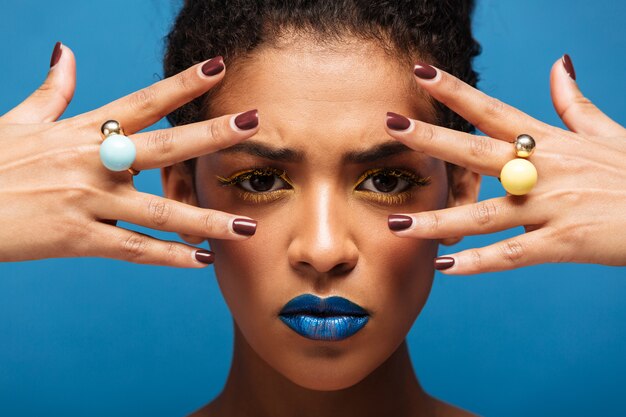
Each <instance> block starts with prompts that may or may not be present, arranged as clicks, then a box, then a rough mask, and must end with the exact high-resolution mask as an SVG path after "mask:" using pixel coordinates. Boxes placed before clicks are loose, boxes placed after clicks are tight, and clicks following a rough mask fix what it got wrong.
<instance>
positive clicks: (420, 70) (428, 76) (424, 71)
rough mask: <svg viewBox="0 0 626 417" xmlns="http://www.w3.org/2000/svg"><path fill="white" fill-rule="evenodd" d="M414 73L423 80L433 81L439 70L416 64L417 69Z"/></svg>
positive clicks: (419, 63)
mask: <svg viewBox="0 0 626 417" xmlns="http://www.w3.org/2000/svg"><path fill="white" fill-rule="evenodd" d="M413 72H414V73H415V75H417V76H418V77H420V78H421V79H423V80H432V79H433V78H435V77H436V76H437V70H436V69H435V68H433V67H431V66H430V65H428V64H423V63H421V62H416V63H415V68H414V69H413Z"/></svg>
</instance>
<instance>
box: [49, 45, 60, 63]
mask: <svg viewBox="0 0 626 417" xmlns="http://www.w3.org/2000/svg"><path fill="white" fill-rule="evenodd" d="M61 52H63V50H62V49H61V42H57V43H56V44H55V45H54V49H53V50H52V56H51V57H50V68H52V67H54V66H55V65H56V64H57V62H59V59H61Z"/></svg>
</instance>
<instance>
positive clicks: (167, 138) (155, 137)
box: [146, 129, 174, 159]
mask: <svg viewBox="0 0 626 417" xmlns="http://www.w3.org/2000/svg"><path fill="white" fill-rule="evenodd" d="M146 146H147V148H148V152H151V153H153V154H155V155H158V156H159V157H160V158H163V159H164V157H167V156H168V155H171V154H172V151H173V149H174V134H173V132H172V130H171V129H160V130H155V131H153V132H151V133H150V136H148V140H147V143H146Z"/></svg>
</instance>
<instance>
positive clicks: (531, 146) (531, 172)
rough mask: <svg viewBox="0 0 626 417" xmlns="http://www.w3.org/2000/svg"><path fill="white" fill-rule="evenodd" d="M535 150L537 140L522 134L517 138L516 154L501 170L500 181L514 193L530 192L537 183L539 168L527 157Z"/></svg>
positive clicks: (507, 189) (506, 188)
mask: <svg viewBox="0 0 626 417" xmlns="http://www.w3.org/2000/svg"><path fill="white" fill-rule="evenodd" d="M534 150H535V140H534V139H533V138H532V136H530V135H526V134H522V135H519V136H518V137H517V139H515V156H517V157H518V158H515V159H512V160H510V161H509V162H507V163H506V164H505V165H504V166H503V167H502V171H500V182H501V183H502V186H503V187H504V189H505V190H506V191H507V192H508V193H509V194H513V195H524V194H528V193H529V192H530V190H532V189H533V187H534V186H535V184H537V169H536V168H535V166H534V165H533V164H532V162H530V161H529V160H527V159H524V158H528V157H529V156H530V155H532V153H533V151H534Z"/></svg>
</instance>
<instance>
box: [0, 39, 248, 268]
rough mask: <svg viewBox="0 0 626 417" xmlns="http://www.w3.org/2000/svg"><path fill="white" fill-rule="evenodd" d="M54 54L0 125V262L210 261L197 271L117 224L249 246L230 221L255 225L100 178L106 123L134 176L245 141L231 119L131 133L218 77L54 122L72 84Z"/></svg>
mask: <svg viewBox="0 0 626 417" xmlns="http://www.w3.org/2000/svg"><path fill="white" fill-rule="evenodd" d="M60 51H61V56H60V59H59V60H58V62H57V63H56V65H54V66H53V67H52V68H51V69H50V72H49V73H48V77H47V79H46V80H45V82H44V83H43V85H42V86H41V87H39V89H38V90H36V91H35V92H34V93H33V94H32V95H31V96H30V97H28V98H27V99H26V100H24V101H23V102H22V103H20V104H19V105H18V106H16V107H15V108H13V109H11V110H10V111H9V112H8V113H6V114H4V115H2V116H0V261H24V260H31V259H43V258H59V257H80V256H95V257H106V258H115V259H121V260H126V261H130V262H135V263H143V264H154V265H167V266H175V267H192V268H193V267H196V268H201V267H205V266H206V265H207V262H212V254H211V253H208V254H207V253H206V252H207V251H204V250H201V252H200V255H199V258H200V259H203V261H204V262H201V261H199V260H198V259H197V258H196V252H197V251H198V249H197V248H194V247H192V246H188V245H186V244H183V243H179V242H173V241H162V240H159V239H155V238H152V237H150V236H148V235H145V234H143V233H139V232H134V231H130V230H127V229H124V228H121V227H118V226H116V224H117V220H121V221H126V222H130V223H134V224H138V225H141V226H146V227H150V228H153V229H158V230H165V231H171V232H176V233H186V234H192V235H196V236H204V237H207V238H208V237H211V238H216V239H233V240H241V239H247V238H249V236H246V235H241V234H237V233H235V232H234V231H233V221H234V220H235V219H237V218H239V219H244V221H251V222H254V221H252V220H251V219H250V218H248V217H245V216H234V215H232V214H227V213H223V212H220V211H215V210H208V209H201V208H198V207H194V206H190V205H187V204H184V203H180V202H177V201H173V200H169V199H166V198H162V197H159V196H155V195H152V194H148V193H142V192H138V191H137V190H136V188H135V187H134V185H133V180H132V175H131V174H130V173H129V172H128V171H122V172H113V171H109V170H108V169H107V168H105V167H104V166H103V165H102V163H101V161H100V157H99V147H100V144H101V143H102V140H103V139H102V134H101V132H100V127H101V125H102V123H104V122H105V121H106V120H110V119H114V120H118V121H119V122H120V124H121V126H122V128H123V129H124V132H125V134H126V135H127V136H129V137H130V138H131V139H132V140H133V142H134V143H135V145H136V147H137V158H136V160H135V162H134V163H133V165H132V166H133V168H134V169H137V170H145V169H150V168H159V167H165V166H169V165H172V164H174V163H176V162H181V161H184V160H186V159H190V158H194V157H197V156H200V155H203V154H207V153H211V152H215V151H217V150H219V149H222V148H226V147H228V146H231V145H233V144H235V143H237V142H239V141H241V140H244V139H246V138H248V137H250V136H252V135H254V134H255V133H256V132H257V130H258V129H259V127H258V124H257V126H255V127H253V128H250V129H248V130H236V129H235V128H234V127H233V126H235V125H234V118H235V117H236V116H237V114H235V115H225V116H221V117H217V118H214V119H211V120H206V121H201V122H198V123H192V124H188V125H184V126H178V127H173V128H170V129H163V130H154V131H151V132H144V133H136V132H138V131H140V130H141V129H143V128H145V127H147V126H149V125H151V124H153V123H155V122H157V121H158V120H160V119H161V118H162V117H163V116H164V115H166V114H168V113H170V112H171V111H173V110H174V109H176V108H178V107H180V106H182V105H183V104H185V103H187V102H189V101H191V100H192V99H194V98H196V97H198V96H200V95H202V94H203V93H205V92H206V91H207V90H208V89H210V88H212V87H213V86H214V85H216V84H217V83H218V82H219V81H220V80H221V79H222V77H223V76H224V73H225V70H222V71H221V72H220V73H219V74H216V75H213V76H206V75H204V73H203V72H202V66H203V64H205V62H208V61H205V62H202V63H199V64H196V65H194V66H192V67H191V68H189V69H187V70H185V71H183V72H181V73H179V74H177V75H175V76H172V77H169V78H166V79H164V80H162V81H159V82H157V83H155V84H153V85H151V86H149V87H146V88H144V89H142V90H139V91H137V92H134V93H132V94H129V95H127V96H125V97H123V98H120V99H118V100H116V101H113V102H111V103H109V104H106V105H104V106H102V107H100V108H98V109H95V110H92V111H90V112H88V113H84V114H81V115H78V116H75V117H72V118H68V119H64V120H60V121H57V119H58V118H59V117H60V116H61V115H62V114H63V112H64V111H65V109H66V108H67V106H68V104H69V102H70V100H71V99H72V97H73V95H74V88H75V85H76V76H75V74H76V63H75V60H74V54H73V53H72V51H71V50H70V49H69V48H68V47H67V46H64V45H63V46H61V47H60ZM217 61H219V62H221V60H220V59H218V60H217ZM257 117H258V116H257ZM231 119H233V120H232V122H233V123H232V124H231ZM202 253H205V254H204V256H202Z"/></svg>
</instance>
